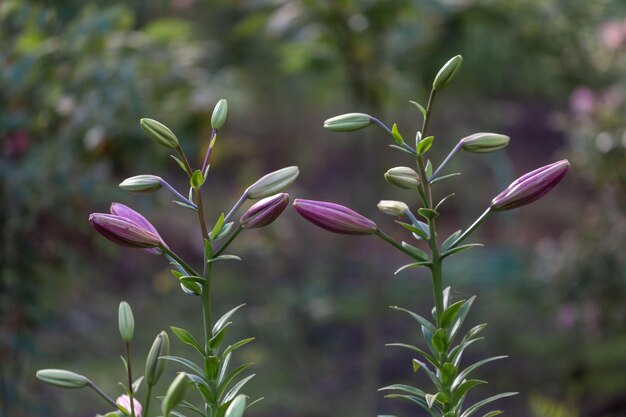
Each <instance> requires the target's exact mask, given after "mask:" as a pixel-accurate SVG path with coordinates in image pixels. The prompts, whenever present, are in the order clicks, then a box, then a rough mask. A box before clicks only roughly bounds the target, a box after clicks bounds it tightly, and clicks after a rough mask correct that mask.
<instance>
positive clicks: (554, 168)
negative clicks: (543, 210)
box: [491, 159, 570, 211]
mask: <svg viewBox="0 0 626 417" xmlns="http://www.w3.org/2000/svg"><path fill="white" fill-rule="evenodd" d="M569 167H570V163H569V161H568V160H567V159H563V160H561V161H558V162H554V163H552V164H550V165H546V166H543V167H541V168H538V169H536V170H534V171H531V172H529V173H527V174H524V175H522V176H521V177H519V178H518V179H517V180H515V181H513V182H512V183H511V185H509V186H508V187H507V188H506V189H505V190H504V191H502V192H501V193H500V194H498V195H497V196H496V197H495V198H494V199H493V200H492V201H491V209H492V210H496V211H503V210H510V209H514V208H517V207H521V206H524V205H526V204H529V203H532V202H533V201H535V200H538V199H539V198H541V197H543V196H544V195H545V194H546V193H547V192H548V191H550V190H551V189H553V188H554V187H555V186H556V185H557V184H558V183H559V182H560V181H561V180H562V179H563V177H564V176H565V174H566V173H567V171H568V170H569Z"/></svg>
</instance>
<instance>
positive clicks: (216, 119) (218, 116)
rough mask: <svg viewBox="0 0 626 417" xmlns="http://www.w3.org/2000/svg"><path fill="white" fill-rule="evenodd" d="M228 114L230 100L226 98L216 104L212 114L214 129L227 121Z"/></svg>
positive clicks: (219, 127)
mask: <svg viewBox="0 0 626 417" xmlns="http://www.w3.org/2000/svg"><path fill="white" fill-rule="evenodd" d="M227 114H228V102H227V101H226V100H225V99H221V100H220V101H218V102H217V104H216V105H215V108H214V109H213V114H212V115H211V127H212V128H213V129H221V128H222V126H224V123H225V122H226V115H227Z"/></svg>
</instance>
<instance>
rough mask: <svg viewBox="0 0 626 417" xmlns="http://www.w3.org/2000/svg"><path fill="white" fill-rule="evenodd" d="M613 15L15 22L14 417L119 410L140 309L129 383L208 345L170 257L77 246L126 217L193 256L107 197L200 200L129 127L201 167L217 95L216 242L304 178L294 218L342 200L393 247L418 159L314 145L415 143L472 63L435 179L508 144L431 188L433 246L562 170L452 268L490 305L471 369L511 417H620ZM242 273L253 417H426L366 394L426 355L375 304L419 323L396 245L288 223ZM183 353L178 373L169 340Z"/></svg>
mask: <svg viewBox="0 0 626 417" xmlns="http://www.w3.org/2000/svg"><path fill="white" fill-rule="evenodd" d="M625 17H626V4H625V3H624V2H623V1H620V0H614V1H611V0H604V1H589V0H507V1H498V0H414V1H411V0H396V1H386V0H298V1H284V0H210V1H201V0H159V1H148V0H127V1H116V0H108V1H100V0H92V1H89V2H85V1H82V0H63V1H61V0H48V1H35V0H4V1H2V2H0V138H1V147H2V152H1V154H2V159H1V161H0V178H1V179H2V181H1V193H2V200H1V201H2V204H1V206H0V231H1V232H2V242H1V244H0V270H1V277H0V416H2V417H21V416H90V415H95V414H96V412H103V411H106V404H104V403H103V402H101V401H100V399H98V398H97V397H95V396H94V395H93V393H92V392H88V391H85V390H78V391H61V390H59V389H55V388H53V387H50V386H44V385H43V384H42V383H39V382H37V381H36V380H35V378H34V373H35V370H37V369H39V368H42V367H64V368H68V369H71V370H74V371H77V372H80V373H84V374H86V375H88V376H90V377H91V378H92V379H93V380H94V381H96V382H97V383H98V384H100V385H102V386H103V387H105V389H106V390H108V391H109V392H110V393H111V394H112V395H116V394H117V393H118V390H119V387H117V385H116V381H118V380H123V379H124V374H123V368H122V365H121V362H119V359H118V358H117V356H118V355H119V354H121V353H122V345H121V342H120V341H119V338H118V335H117V322H116V320H117V319H116V308H117V307H116V306H117V304H118V303H119V301H120V300H122V299H123V300H127V301H129V302H130V304H131V305H132V306H133V309H134V312H135V317H136V322H137V327H138V330H137V332H138V334H137V337H136V339H137V343H136V346H135V349H134V353H135V357H134V359H135V363H137V364H142V363H143V361H144V358H145V353H147V350H148V348H149V346H150V344H151V343H152V340H153V338H154V336H155V335H156V333H157V332H158V331H160V330H162V329H165V328H167V326H168V325H170V324H171V325H177V326H184V327H188V328H190V329H193V330H197V331H199V329H200V326H201V317H200V305H199V304H200V303H199V302H196V300H195V299H193V298H189V297H187V296H184V295H182V294H181V292H180V291H179V289H178V288H177V286H176V285H175V282H174V280H173V279H172V278H171V277H170V276H169V275H168V270H169V268H168V267H167V265H166V264H165V263H164V262H163V261H162V259H160V258H157V257H154V256H151V255H149V254H146V253H144V252H141V251H135V250H130V249H128V250H127V249H122V248H118V247H115V246H114V245H112V244H110V243H109V242H107V241H105V240H104V239H102V238H101V237H100V236H98V235H96V234H95V233H94V232H93V231H92V230H91V228H90V227H89V226H88V223H87V216H88V215H89V213H91V212H94V211H99V212H103V211H107V210H108V205H109V204H110V202H111V201H120V202H123V203H125V204H128V205H130V206H132V207H134V208H136V209H137V210H139V211H141V212H142V213H144V214H145V215H146V216H147V217H148V218H149V219H150V220H151V221H152V222H153V223H154V224H155V225H156V226H157V227H158V228H159V230H160V232H161V234H162V235H163V236H164V238H165V239H166V241H167V242H168V243H169V244H170V246H172V247H174V248H176V250H177V251H178V252H179V253H181V254H184V256H185V257H186V258H187V259H189V260H191V261H193V262H198V260H199V259H201V250H202V248H201V244H200V242H198V240H199V239H197V237H198V236H197V230H196V229H195V224H196V223H195V219H194V217H193V216H192V215H191V214H190V212H187V211H185V210H184V209H180V208H177V207H173V206H172V205H171V204H169V198H168V196H166V195H165V194H164V193H159V194H150V195H138V196H134V195H131V194H128V193H122V192H121V191H119V190H118V188H117V184H118V183H119V182H120V181H121V180H122V179H124V178H126V177H128V176H131V175H136V174H144V173H154V174H158V175H161V176H163V177H164V178H166V179H168V180H170V182H171V183H173V184H175V185H176V186H178V187H179V188H180V189H184V180H183V178H181V176H180V175H179V174H180V172H179V170H178V168H177V167H176V165H175V163H173V161H171V160H170V158H169V157H168V156H167V152H166V151H165V150H164V149H162V148H160V149H159V148H157V147H155V146H153V144H152V143H151V142H150V141H149V140H148V139H147V137H146V136H145V135H144V134H143V132H142V131H141V129H140V127H139V124H138V120H139V118H141V117H152V118H155V119H158V120H160V121H162V122H163V123H165V124H167V125H168V126H169V127H171V128H172V129H173V130H174V131H175V132H176V133H177V135H178V136H179V138H181V140H182V143H183V147H184V148H185V149H186V151H187V153H188V154H191V155H197V157H196V159H195V162H196V163H199V161H200V158H201V157H202V156H203V152H204V149H206V146H207V145H208V143H207V142H208V136H209V134H210V115H211V112H212V109H213V106H214V104H215V103H216V102H217V100H218V99H219V98H222V97H223V98H226V99H228V101H229V117H228V121H227V125H226V126H225V128H224V129H223V130H222V131H221V134H220V137H219V140H218V144H217V148H216V151H215V153H214V155H213V159H212V165H213V166H212V176H211V177H210V179H209V183H208V185H207V187H208V188H209V189H210V192H209V193H208V194H209V195H207V196H206V205H207V207H208V211H209V213H210V214H209V217H210V218H216V217H217V216H218V215H219V213H221V212H222V211H226V210H227V209H228V208H229V207H230V206H231V205H232V204H233V203H234V201H235V200H236V199H237V198H238V196H239V195H240V193H241V191H242V189H243V188H245V187H246V186H247V185H249V184H250V183H251V182H252V181H254V180H255V179H256V178H258V177H259V176H261V175H263V174H265V173H266V172H269V171H271V170H274V169H277V168H280V167H283V166H287V165H299V166H300V169H301V176H300V178H299V180H298V182H297V184H296V185H295V186H294V187H292V188H291V190H290V193H291V195H292V197H304V198H316V199H323V200H331V201H337V202H340V203H342V204H346V205H348V206H350V207H352V208H354V209H356V210H357V211H359V212H361V213H363V214H365V215H367V216H369V217H370V218H372V219H374V220H375V221H377V222H378V224H379V225H381V226H382V227H384V228H385V230H387V231H389V232H391V233H392V234H393V235H394V236H396V237H398V238H399V239H400V238H402V236H403V233H402V231H401V230H398V227H394V225H393V221H392V219H390V218H388V217H385V216H384V215H382V214H381V213H378V212H377V210H376V203H377V202H378V200H380V199H389V198H396V199H406V198H407V195H406V194H404V193H401V192H399V191H398V190H394V189H392V187H391V186H389V185H388V184H386V183H385V181H384V180H383V177H382V174H383V173H384V172H385V171H386V170H387V169H388V168H390V167H392V166H395V165H402V164H406V163H407V162H408V161H405V160H404V159H403V157H402V156H401V155H399V154H397V153H396V152H394V151H392V150H391V149H389V148H387V144H388V143H389V140H388V138H386V137H384V136H383V134H382V133H381V132H380V131H379V130H377V129H374V128H372V129H369V130H365V131H359V132H357V133H353V134H343V135H342V134H337V133H332V132H328V131H325V130H323V129H322V122H323V120H325V119H326V118H328V117H331V116H334V115H336V114H339V113H345V112H351V111H358V112H366V113H370V114H373V115H376V116H378V117H379V118H381V119H382V120H384V121H385V122H387V123H388V124H389V125H391V124H392V123H393V122H397V123H398V125H399V127H400V130H401V132H402V133H403V134H404V135H405V137H411V136H412V135H413V134H414V132H415V130H416V129H417V128H418V126H419V124H420V122H421V119H420V117H421V116H419V113H418V112H417V111H416V109H415V108H414V107H413V106H412V105H410V104H408V101H409V100H417V101H420V102H424V101H425V100H426V98H427V94H428V86H429V85H430V82H431V80H432V78H433V76H434V74H435V73H436V71H437V70H438V69H439V67H440V66H441V65H442V64H443V63H444V62H445V61H446V60H447V59H448V58H449V57H451V56H453V55H455V54H458V53H460V54H462V55H463V56H464V58H465V61H464V65H463V68H462V70H461V72H460V73H459V74H458V75H457V77H456V78H455V80H454V82H453V83H452V84H451V85H450V86H449V87H448V88H446V90H445V91H444V92H443V93H442V94H440V96H439V98H438V101H437V103H436V107H435V111H434V119H433V121H432V132H433V133H434V134H435V135H436V136H437V138H438V140H437V141H438V146H437V147H436V149H433V151H432V155H431V157H432V158H433V160H434V161H435V162H439V161H441V160H442V159H443V157H444V156H445V154H446V152H447V151H448V150H449V148H451V147H452V146H453V145H454V144H455V143H456V141H457V140H458V139H459V138H461V137H463V136H465V135H467V134H470V133H474V132H476V131H496V132H501V133H505V134H508V135H510V136H511V138H512V143H511V145H510V146H509V147H508V148H507V149H506V151H505V152H500V153H497V154H494V155H487V156H482V155H469V154H467V155H466V154H464V155H459V156H458V157H457V158H455V160H454V161H453V163H452V166H451V169H454V168H457V169H460V170H462V171H463V172H464V177H462V178H459V179H454V180H450V181H448V182H447V183H443V184H444V185H443V186H442V187H441V190H440V192H441V195H442V196H443V195H446V194H448V192H446V191H449V190H454V191H455V192H456V197H455V199H454V200H452V204H450V203H449V204H448V205H447V208H446V209H445V211H444V213H442V222H443V223H442V225H441V227H442V229H443V231H444V232H452V231H454V230H456V229H458V228H461V227H464V226H466V225H467V224H469V222H471V221H472V220H473V219H474V218H475V217H476V216H477V215H478V214H479V213H480V212H482V210H483V209H484V207H485V206H486V205H487V204H488V202H489V201H490V199H491V198H492V197H493V196H494V195H495V194H496V193H497V192H499V191H500V189H501V188H502V187H504V186H506V185H507V184H508V183H509V182H510V181H511V180H513V179H514V178H516V177H517V176H518V175H519V174H521V173H522V172H525V171H527V170H530V169H533V168H535V167H538V166H540V165H543V164H545V163H548V162H551V161H553V160H556V159H559V158H565V157H566V158H569V159H570V160H571V162H572V169H571V171H570V174H569V175H568V177H567V178H566V179H565V181H564V182H563V183H562V184H561V185H560V186H559V187H558V188H557V189H556V190H555V191H554V192H552V193H551V194H550V195H549V196H548V197H547V198H545V199H544V200H542V201H540V202H538V203H535V204H534V205H532V206H529V207H526V208H523V209H521V210H517V211H515V212H512V213H510V214H509V213H506V214H503V215H499V216H494V217H492V218H491V219H490V220H489V221H488V222H487V223H486V225H485V226H484V227H483V228H482V230H481V231H480V233H479V234H478V235H479V236H477V238H479V239H480V240H481V241H482V242H484V243H486V247H485V248H483V249H480V250H475V251H470V252H468V253H467V254H463V255H459V256H457V257H456V259H452V260H451V261H450V262H449V266H448V267H447V278H446V279H447V282H448V283H449V284H450V285H452V286H453V288H454V293H455V294H457V295H469V294H478V296H479V297H478V302H477V303H476V304H475V307H474V310H473V312H472V314H471V315H470V317H469V319H468V324H469V325H475V324H478V323H482V322H488V323H489V327H488V329H487V331H486V333H485V336H486V341H485V342H482V343H481V344H479V345H475V347H473V348H472V349H470V351H471V352H469V353H468V354H467V356H466V359H465V360H466V361H470V360H472V359H478V358H482V357H485V356H493V355H497V354H508V355H510V356H511V358H510V359H508V360H506V361H501V362H499V363H497V364H494V365H490V366H488V367H486V368H484V369H483V370H482V371H481V372H480V374H479V377H480V378H481V379H487V380H489V381H490V385H489V386H486V387H484V388H481V391H480V392H479V390H477V392H476V393H477V394H479V395H485V396H486V395H488V394H490V393H496V392H501V391H509V390H512V391H520V393H521V394H520V395H519V396H517V397H514V398H512V399H510V400H504V401H502V402H501V403H500V404H499V408H503V409H505V410H507V415H509V416H512V417H522V416H523V417H623V416H624V415H626V376H625V374H624V369H626V304H625V303H624V301H623V300H624V299H625V297H626V268H625V267H626V265H625V263H626V257H624V256H623V248H624V246H625V243H626V217H625V214H624V213H625V211H624V209H625V206H626V163H625V162H626V161H625V159H626V130H625V126H626V123H625V122H624V116H625V115H626V103H625V101H624V97H625V95H624V94H625V93H626V55H625V52H626V20H625ZM411 198H413V197H411ZM407 202H409V203H412V204H415V201H413V200H408V201H407ZM230 251H231V252H234V253H237V254H239V255H241V256H242V258H243V259H244V261H243V262H241V263H225V264H222V265H220V266H219V267H218V271H217V279H216V280H215V286H216V289H215V293H216V294H218V300H217V302H216V304H217V309H218V310H219V311H221V312H225V311H226V310H227V309H229V308H231V307H233V306H235V305H237V304H239V303H241V302H246V303H247V306H246V308H245V309H244V311H243V312H242V313H239V315H238V318H237V321H236V323H235V326H234V327H233V330H234V333H233V334H231V336H230V337H233V338H234V337H236V336H242V337H247V336H251V335H253V336H256V337H257V340H256V341H255V343H253V344H251V345H248V346H247V347H246V348H244V349H242V351H241V352H240V355H239V357H238V360H240V361H241V362H243V361H254V362H255V363H256V366H255V368H254V371H255V373H257V377H256V378H255V379H254V380H253V381H252V382H251V383H250V385H249V388H248V390H247V393H249V394H250V395H251V396H253V397H258V396H264V397H265V400H264V401H262V402H261V403H260V404H258V405H256V406H255V407H254V409H251V410H250V415H251V416H257V417H269V416H275V415H281V416H284V417H292V416H293V417H295V416H298V417H322V416H323V417H357V416H358V417H363V416H373V415H375V414H376V413H381V414H395V415H398V416H420V415H422V414H420V413H421V411H419V410H417V409H416V408H413V407H411V406H410V405H407V404H403V403H397V402H395V400H386V399H383V398H382V395H381V394H380V393H378V392H376V389H377V388H378V387H380V386H383V385H385V384H389V383H391V382H411V383H416V381H418V382H417V383H419V381H420V378H421V376H420V375H415V374H413V373H412V371H411V369H410V360H411V356H410V355H409V354H408V353H406V352H402V351H396V350H394V349H393V348H384V347H383V345H384V344H385V343H388V342H397V341H404V342H411V343H414V342H417V341H418V334H417V333H416V332H417V330H418V329H417V328H416V327H415V326H414V324H413V322H411V321H410V319H408V318H407V317H405V316H404V315H402V314H400V313H396V312H393V311H390V310H389V309H388V308H387V306H388V305H390V304H397V305H401V306H404V307H407V308H411V309H415V310H416V311H418V312H420V313H423V314H427V313H428V310H429V306H430V305H432V301H431V299H430V291H431V290H430V283H429V282H428V279H426V276H425V275H424V274H423V273H414V274H408V273H407V274H403V275H400V276H398V277H394V276H393V271H394V270H395V269H396V268H397V267H398V266H399V265H401V264H402V263H403V259H402V257H401V256H399V255H398V254H396V253H394V252H393V251H392V250H391V248H389V247H387V246H386V245H384V244H383V243H381V242H380V241H378V240H376V239H373V238H367V237H360V238H359V237H357V238H353V237H344V236H338V235H331V234H328V233H324V232H323V231H321V230H319V229H317V228H313V227H312V226H311V225H309V224H305V222H304V221H303V220H302V219H301V218H299V217H298V216H296V215H295V213H294V212H293V210H288V211H287V212H286V213H285V214H284V215H283V216H282V217H281V218H280V219H279V220H278V221H277V222H276V223H275V224H273V225H272V227H269V228H266V229H260V230H255V231H250V232H248V233H246V234H244V235H243V238H240V239H239V240H238V241H237V242H236V244H235V245H234V246H233V248H232V249H231V250H230ZM233 340H234V339H233ZM173 351H174V352H176V353H177V354H183V353H187V352H188V351H187V350H186V347H185V346H182V345H181V344H180V343H178V342H177V341H173ZM137 367H138V369H137V372H138V371H139V368H141V365H137ZM175 370H176V367H175V366H170V368H169V374H170V375H173V372H174V371H175ZM477 375H478V374H477ZM165 379H167V378H165ZM424 383H426V381H424ZM163 385H165V383H163ZM161 388H162V389H164V387H161Z"/></svg>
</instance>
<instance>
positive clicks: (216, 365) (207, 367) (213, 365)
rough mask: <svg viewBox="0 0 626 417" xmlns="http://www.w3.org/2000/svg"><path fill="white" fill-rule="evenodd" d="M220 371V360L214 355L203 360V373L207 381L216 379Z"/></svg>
mask: <svg viewBox="0 0 626 417" xmlns="http://www.w3.org/2000/svg"><path fill="white" fill-rule="evenodd" d="M219 369H220V358H218V357H217V356H214V355H210V356H207V357H206V358H204V372H205V374H206V376H207V379H208V380H209V381H211V380H214V379H216V378H217V374H218V373H219Z"/></svg>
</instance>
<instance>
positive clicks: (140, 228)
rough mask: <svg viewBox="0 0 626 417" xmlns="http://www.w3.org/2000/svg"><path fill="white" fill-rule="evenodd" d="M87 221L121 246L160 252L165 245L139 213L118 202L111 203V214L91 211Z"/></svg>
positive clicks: (155, 252)
mask: <svg viewBox="0 0 626 417" xmlns="http://www.w3.org/2000/svg"><path fill="white" fill-rule="evenodd" d="M89 223H91V226H92V227H93V228H94V229H96V231H97V232H99V233H100V234H101V235H102V236H104V237H106V238H107V239H109V240H110V241H112V242H114V243H117V244H118V245H122V246H129V247H131V248H141V249H146V250H147V251H148V252H150V253H154V254H160V253H161V250H160V249H158V246H166V245H165V243H164V242H163V239H162V238H161V236H160V235H159V232H157V230H156V228H155V227H154V226H153V225H152V224H151V223H150V222H149V221H148V220H146V218H145V217H143V216H142V215H141V214H139V213H137V212H136V211H135V210H133V209H131V208H130V207H127V206H125V205H123V204H120V203H113V204H111V214H105V213H93V214H91V215H90V216H89Z"/></svg>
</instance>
